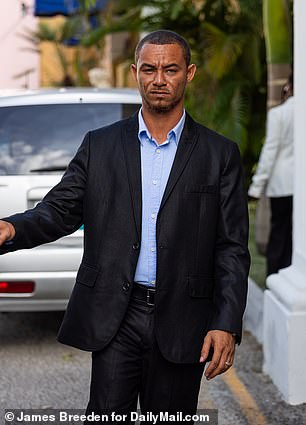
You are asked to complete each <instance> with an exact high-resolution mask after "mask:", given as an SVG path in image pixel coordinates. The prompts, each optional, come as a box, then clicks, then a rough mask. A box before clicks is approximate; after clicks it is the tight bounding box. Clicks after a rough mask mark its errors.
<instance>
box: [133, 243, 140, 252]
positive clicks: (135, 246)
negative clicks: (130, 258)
mask: <svg viewBox="0 0 306 425" xmlns="http://www.w3.org/2000/svg"><path fill="white" fill-rule="evenodd" d="M139 247H140V245H139V243H138V242H135V243H133V249H135V251H137V249H139Z"/></svg>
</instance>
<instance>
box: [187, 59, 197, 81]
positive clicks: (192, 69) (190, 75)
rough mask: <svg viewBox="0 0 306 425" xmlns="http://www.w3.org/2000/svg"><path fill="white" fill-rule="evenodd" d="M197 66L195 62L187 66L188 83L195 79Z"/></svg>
mask: <svg viewBox="0 0 306 425" xmlns="http://www.w3.org/2000/svg"><path fill="white" fill-rule="evenodd" d="M196 70H197V67H196V66H195V64H194V63H192V64H190V65H189V66H188V68H187V83H190V81H192V80H193V77H194V74H195V73H196Z"/></svg>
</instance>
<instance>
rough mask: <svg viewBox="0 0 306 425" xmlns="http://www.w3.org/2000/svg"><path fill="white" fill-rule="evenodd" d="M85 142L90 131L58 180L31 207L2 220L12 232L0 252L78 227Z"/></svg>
mask: <svg viewBox="0 0 306 425" xmlns="http://www.w3.org/2000/svg"><path fill="white" fill-rule="evenodd" d="M89 142H90V133H88V134H87V135H86V136H85V138H84V140H83V142H82V144H81V146H80V147H79V149H78V151H77V153H76V155H75V157H74V158H73V159H72V161H71V162H70V163H69V165H68V167H67V170H66V172H65V173H64V175H63V177H62V179H61V181H60V182H59V183H58V184H57V185H56V186H54V187H53V188H52V189H51V190H50V191H49V192H48V193H47V195H46V196H45V197H44V198H43V200H42V201H41V202H40V203H39V204H37V206H36V207H35V208H33V209H30V210H27V211H25V212H23V213H19V214H15V215H12V216H10V217H6V218H3V219H2V220H4V221H8V222H10V223H11V224H12V225H13V226H14V227H15V230H16V235H15V238H14V239H13V240H12V241H10V242H9V243H6V244H4V245H3V246H1V247H0V254H5V253H7V252H12V251H16V250H18V249H24V248H33V247H35V246H37V245H41V244H44V243H48V242H52V241H55V240H56V239H59V238H61V237H63V236H65V235H68V234H70V233H73V232H74V231H75V230H77V229H78V228H79V227H80V226H81V224H82V221H83V198H84V192H85V187H86V181H87V167H88V161H89Z"/></svg>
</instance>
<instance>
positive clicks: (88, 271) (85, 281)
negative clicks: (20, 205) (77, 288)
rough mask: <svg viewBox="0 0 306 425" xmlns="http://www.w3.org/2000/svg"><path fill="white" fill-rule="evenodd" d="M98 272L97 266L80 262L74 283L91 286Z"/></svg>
mask: <svg viewBox="0 0 306 425" xmlns="http://www.w3.org/2000/svg"><path fill="white" fill-rule="evenodd" d="M98 274H99V268H97V267H93V266H89V265H88V264H84V263H82V264H81V265H80V268H79V271H78V274H77V277H76V283H81V284H82V285H86V286H90V287H92V286H94V284H95V283H96V280H97V277H98Z"/></svg>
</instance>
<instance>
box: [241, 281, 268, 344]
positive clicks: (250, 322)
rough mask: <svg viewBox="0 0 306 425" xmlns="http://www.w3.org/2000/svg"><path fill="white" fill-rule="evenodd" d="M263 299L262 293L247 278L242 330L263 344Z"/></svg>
mask: <svg viewBox="0 0 306 425" xmlns="http://www.w3.org/2000/svg"><path fill="white" fill-rule="evenodd" d="M263 298H264V291H263V290H262V289H260V288H259V286H257V285H256V283H255V282H254V281H253V280H252V279H251V278H250V277H249V290H248V298H247V305H246V310H245V313H244V319H243V323H244V329H245V330H247V331H249V332H251V334H252V335H253V336H254V337H255V338H256V339H257V341H258V342H259V343H260V344H262V343H263Z"/></svg>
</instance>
